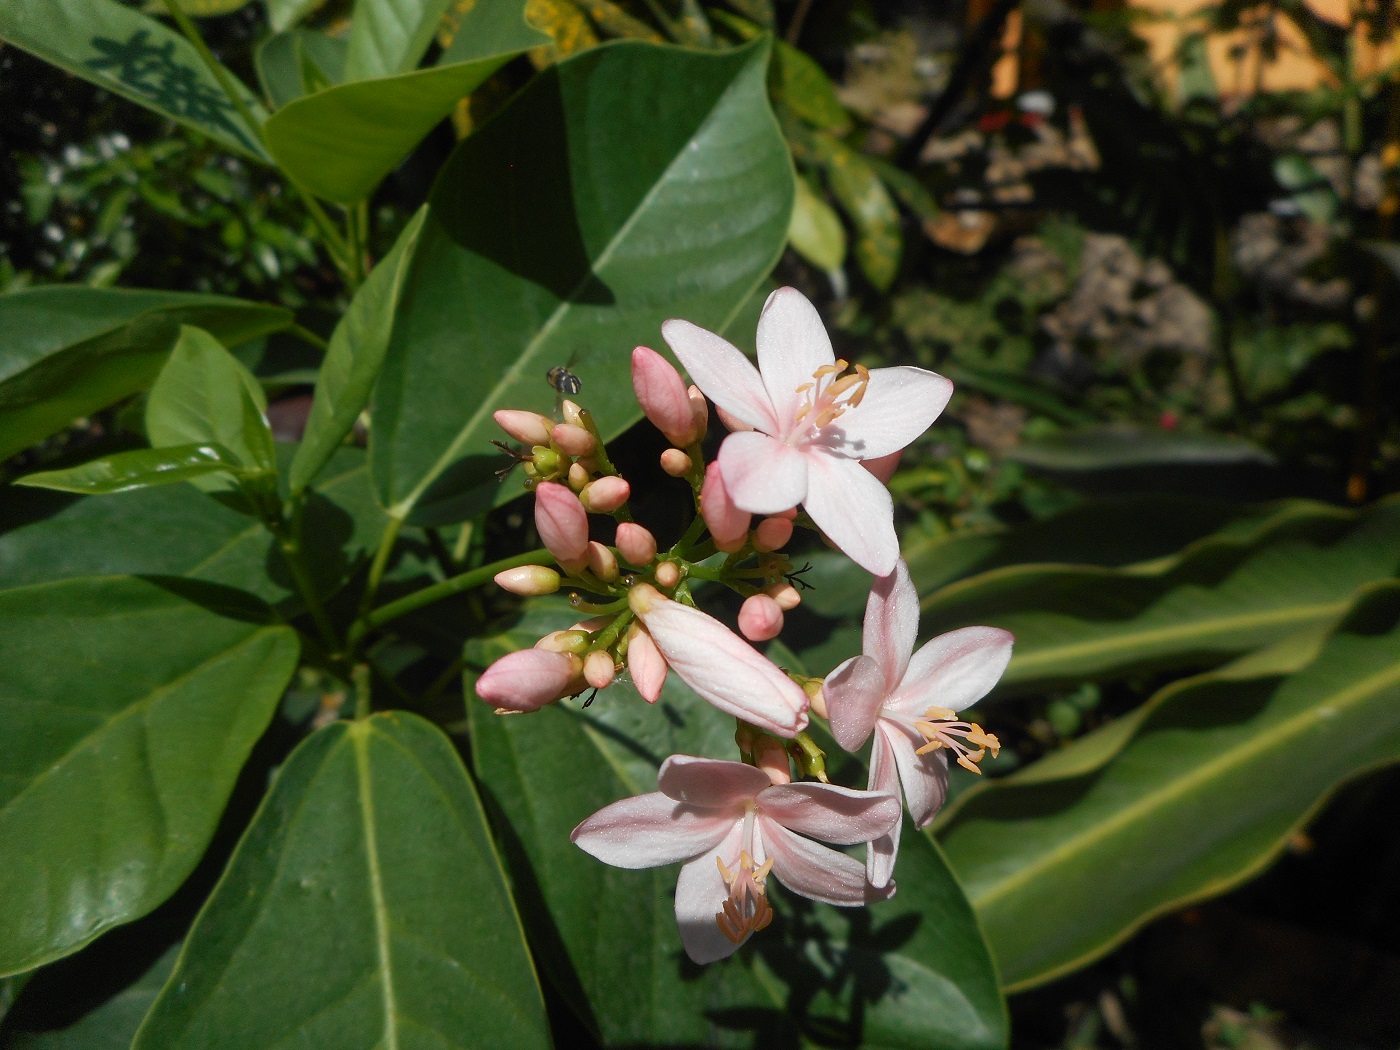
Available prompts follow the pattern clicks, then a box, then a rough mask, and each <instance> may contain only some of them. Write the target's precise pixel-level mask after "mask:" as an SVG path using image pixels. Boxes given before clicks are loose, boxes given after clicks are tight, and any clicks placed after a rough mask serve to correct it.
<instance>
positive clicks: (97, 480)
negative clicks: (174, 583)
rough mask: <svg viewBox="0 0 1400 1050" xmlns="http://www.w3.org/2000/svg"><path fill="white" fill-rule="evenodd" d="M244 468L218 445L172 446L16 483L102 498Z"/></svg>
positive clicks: (119, 455) (125, 454)
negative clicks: (89, 494)
mask: <svg viewBox="0 0 1400 1050" xmlns="http://www.w3.org/2000/svg"><path fill="white" fill-rule="evenodd" d="M241 469H243V468H242V467H241V466H240V465H239V463H238V461H237V460H236V459H234V458H233V454H232V453H230V452H229V451H228V450H227V449H224V448H220V447H219V446H217V445H171V446H169V447H168V448H142V449H136V450H134V451H132V452H118V453H115V454H114V455H111V456H103V457H102V458H101V459H94V460H90V461H89V462H87V463H84V464H82V465H81V466H77V467H69V468H68V469H67V470H44V471H40V472H39V473H37V474H29V475H26V476H25V477H22V478H19V479H18V480H16V482H15V484H16V485H28V486H30V487H32V488H40V489H56V490H58V491H59V492H81V493H92V494H94V495H101V494H106V493H111V492H127V491H129V490H131V489H144V488H150V487H151V486H153V485H170V484H174V483H175V482H177V481H193V480H194V479H195V478H203V477H207V476H208V475H210V474H220V473H222V474H231V475H236V474H237V473H238V472H239V471H240V470H241Z"/></svg>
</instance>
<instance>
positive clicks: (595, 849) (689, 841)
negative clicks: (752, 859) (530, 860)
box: [569, 791, 734, 868]
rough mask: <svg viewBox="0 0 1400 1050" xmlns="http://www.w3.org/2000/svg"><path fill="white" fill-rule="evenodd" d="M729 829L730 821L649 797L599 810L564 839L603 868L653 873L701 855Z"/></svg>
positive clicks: (660, 797) (663, 798)
mask: <svg viewBox="0 0 1400 1050" xmlns="http://www.w3.org/2000/svg"><path fill="white" fill-rule="evenodd" d="M733 826H734V817H733V816H732V815H726V814H723V813H714V812H706V811H705V810H702V809H698V808H697V807H695V806H687V805H685V804H684V803H681V802H677V801H676V800H675V799H671V798H667V797H666V796H665V795H664V794H662V793H661V792H660V791H652V792H649V793H648V794H645V795H636V796H633V797H632V798H624V799H622V800H621V801H619V802H614V803H613V804H612V805H610V806H604V807H603V808H602V809H600V810H598V812H597V813H594V814H593V816H591V817H589V818H588V819H587V820H585V821H584V822H583V823H581V824H580V825H579V826H578V827H576V828H574V830H573V832H572V833H570V835H569V838H570V839H571V840H572V841H573V843H574V844H575V845H577V846H578V847H579V848H580V849H582V850H583V851H584V852H585V853H590V854H592V855H593V856H595V857H597V858H598V859H599V860H601V861H602V862H603V863H604V864H611V865H613V866H614V867H618V868H655V867H657V866H658V865H661V864H674V863H676V861H680V860H688V859H690V858H691V857H695V856H698V855H699V854H701V853H704V852H705V851H706V850H708V849H711V848H713V847H714V846H715V844H716V843H718V842H720V841H721V840H722V839H723V838H724V837H725V835H727V834H728V833H729V830H730V829H731V828H732V827H733Z"/></svg>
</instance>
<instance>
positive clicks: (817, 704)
mask: <svg viewBox="0 0 1400 1050" xmlns="http://www.w3.org/2000/svg"><path fill="white" fill-rule="evenodd" d="M797 684H798V685H800V686H801V687H802V691H803V692H804V693H806V694H807V699H808V700H809V701H810V702H811V704H812V710H813V711H815V712H816V713H817V714H819V715H821V716H822V717H823V718H827V717H828V715H827V713H826V694H825V693H823V692H822V680H821V679H820V678H806V679H798V681H797Z"/></svg>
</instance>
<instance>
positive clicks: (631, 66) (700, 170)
mask: <svg viewBox="0 0 1400 1050" xmlns="http://www.w3.org/2000/svg"><path fill="white" fill-rule="evenodd" d="M766 62H767V45H766V43H764V42H758V43H756V44H753V45H750V46H747V47H744V48H740V49H738V50H735V51H730V52H722V53H718V54H711V53H697V52H693V51H685V50H679V49H676V48H670V47H663V46H659V45H654V44H646V43H640V42H635V41H622V42H618V43H614V44H607V45H604V46H602V47H597V48H594V49H592V50H589V51H586V52H584V53H583V54H580V55H576V56H574V57H573V58H570V59H567V60H565V61H563V62H560V63H557V64H556V65H554V66H551V67H550V68H549V69H548V70H546V71H545V72H543V73H541V74H540V75H539V76H538V77H536V78H535V80H534V81H532V82H531V84H530V86H529V87H527V88H526V89H525V90H524V91H522V92H521V93H520V94H519V95H517V96H516V97H515V99H513V100H512V101H511V102H510V103H509V104H508V105H507V106H506V107H505V108H504V109H503V110H502V111H501V112H500V113H498V114H497V115H496V117H495V118H494V119H493V120H492V121H491V122H489V123H488V124H487V125H486V126H485V127H483V128H482V129H481V130H480V131H478V132H477V133H476V134H474V135H472V136H471V137H470V138H469V139H467V140H466V141H465V142H463V143H462V144H461V145H460V146H459V147H458V148H457V151H456V153H454V155H453V157H452V159H451V160H450V161H449V162H448V163H447V165H446V166H445V167H444V169H443V171H442V173H441V174H440V175H439V177H438V181H437V185H436V187H435V188H434V190H433V194H432V197H431V200H430V213H429V217H428V220H427V223H426V225H425V227H424V230H423V234H422V236H421V237H420V239H419V242H418V250H417V253H416V258H415V260H414V265H413V272H412V274H411V276H410V278H409V283H408V287H407V288H406V289H405V292H404V301H403V304H402V306H401V308H400V311H399V318H398V322H397V323H396V324H395V326H394V335H393V341H392V344H391V346H390V350H389V356H388V359H387V360H386V362H385V367H384V371H383V373H382V374H381V377H380V382H379V385H378V386H377V387H376V388H375V397H374V408H373V418H374V429H373V432H372V434H371V438H370V444H371V463H372V467H371V469H372V470H373V472H374V475H375V483H376V487H377V489H378V491H379V493H380V498H381V499H382V500H384V503H385V506H386V507H389V508H391V512H392V513H394V514H395V515H398V516H403V515H406V514H407V513H408V512H409V510H411V509H412V508H413V507H414V506H415V505H416V504H418V503H419V502H420V500H422V499H423V498H424V496H425V494H427V493H428V490H429V487H430V486H432V485H433V484H434V482H435V481H438V479H440V478H443V475H444V472H446V471H449V468H450V471H451V476H450V477H448V478H444V479H443V482H442V485H441V486H440V487H439V489H438V490H437V491H436V492H434V493H432V494H431V495H432V499H434V500H437V499H446V498H447V497H448V496H449V495H450V496H461V495H463V494H464V493H466V494H468V498H467V500H466V501H465V504H464V505H463V506H462V507H460V508H459V510H458V513H459V514H461V515H463V516H465V515H468V514H470V513H471V511H472V509H473V507H472V506H471V505H470V504H471V503H472V501H475V505H476V506H483V505H487V504H489V503H490V502H491V501H492V500H493V499H495V498H497V497H498V495H499V492H500V489H501V488H502V487H501V486H497V485H496V482H495V479H494V477H493V474H494V471H495V470H496V469H497V468H498V467H499V466H500V463H499V457H498V456H496V455H494V454H493V453H492V450H491V448H490V445H489V441H490V440H491V439H492V438H494V437H497V436H499V435H498V433H497V431H496V428H495V425H494V423H493V422H492V420H491V413H492V411H493V410H495V409H497V408H501V407H503V406H511V407H518V408H526V409H537V410H544V411H549V410H551V409H552V408H553V406H554V400H555V394H554V391H553V390H551V389H550V387H549V385H548V384H547V383H546V382H545V373H546V372H547V371H548V370H549V369H550V368H551V367H552V366H555V365H563V364H568V363H569V362H570V361H571V360H572V361H573V370H574V371H575V372H576V373H577V374H578V375H579V376H580V378H581V379H582V380H583V384H584V391H583V394H582V396H581V397H580V398H578V400H579V401H580V402H581V403H582V404H583V405H584V406H585V407H587V408H588V409H590V411H592V412H593V414H594V416H595V418H596V419H597V420H598V423H599V425H600V427H601V429H602V431H603V433H604V435H606V436H611V435H616V434H617V433H619V432H620V431H621V430H622V429H624V428H625V427H626V426H628V425H630V424H631V423H632V422H634V421H635V420H636V419H637V418H638V410H637V405H636V400H635V398H634V397H633V395H632V391H631V383H630V381H629V371H628V362H629V361H630V354H631V350H632V347H634V346H635V345H636V344H637V343H639V342H654V341H655V340H656V339H657V337H658V331H657V329H658V327H659V325H660V324H661V322H662V321H664V320H665V319H667V318H669V317H684V318H687V319H689V320H691V321H694V322H695V323H696V324H700V325H703V326H705V327H707V328H710V329H714V330H720V329H723V328H724V327H725V325H726V324H727V323H728V322H729V320H730V318H731V317H732V316H733V315H734V314H735V312H736V311H737V310H738V309H739V308H740V306H741V305H743V304H744V303H745V301H746V300H747V299H748V297H749V296H750V294H751V293H752V292H753V290H754V289H755V287H756V286H757V285H758V283H759V282H760V281H761V280H762V279H763V277H764V276H766V275H767V273H768V271H769V270H770V268H771V267H772V265H773V263H774V262H775V260H776V259H777V257H778V255H779V253H780V252H781V251H782V247H783V243H784V241H785V240H786V236H787V228H788V218H789V214H790V212H791V209H792V196H793V189H792V173H791V165H790V161H789V158H788V152H787V146H786V144H785V142H784V140H783V138H782V136H781V134H780V133H779V130H778V127H777V125H776V123H775V122H774V119H773V116H772V114H771V112H770V111H769V108H768V102H767V98H766V94H765V91H764V70H765V66H766Z"/></svg>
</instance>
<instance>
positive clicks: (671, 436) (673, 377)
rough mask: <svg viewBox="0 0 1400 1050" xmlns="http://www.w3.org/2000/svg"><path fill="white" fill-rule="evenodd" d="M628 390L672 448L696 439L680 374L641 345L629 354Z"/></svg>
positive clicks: (689, 443) (692, 412)
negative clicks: (630, 389)
mask: <svg viewBox="0 0 1400 1050" xmlns="http://www.w3.org/2000/svg"><path fill="white" fill-rule="evenodd" d="M632 389H633V390H635V391H636V392H637V401H638V403H639V404H640V405H641V406H642V411H643V412H645V413H646V417H647V419H649V420H651V422H652V425H654V426H655V427H656V429H657V430H659V431H661V433H662V434H664V435H666V440H667V441H669V442H670V443H671V444H673V445H678V446H680V447H681V448H685V447H686V446H688V445H691V444H693V443H694V442H695V440H696V433H695V413H694V411H693V409H692V408H691V405H690V398H689V396H687V394H686V391H685V382H684V381H683V380H682V379H681V374H680V373H679V372H677V371H676V370H675V368H674V367H672V365H671V363H670V362H669V361H667V360H666V359H665V358H664V357H662V356H661V355H660V354H658V353H657V352H656V351H655V350H652V349H650V348H648V347H645V346H639V347H637V349H635V350H633V351H632Z"/></svg>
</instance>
